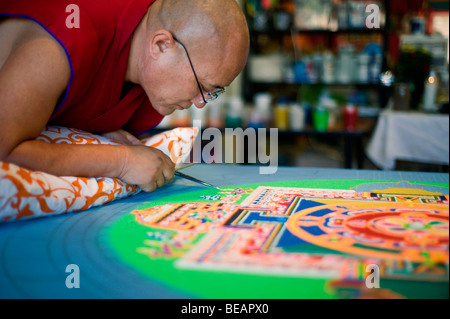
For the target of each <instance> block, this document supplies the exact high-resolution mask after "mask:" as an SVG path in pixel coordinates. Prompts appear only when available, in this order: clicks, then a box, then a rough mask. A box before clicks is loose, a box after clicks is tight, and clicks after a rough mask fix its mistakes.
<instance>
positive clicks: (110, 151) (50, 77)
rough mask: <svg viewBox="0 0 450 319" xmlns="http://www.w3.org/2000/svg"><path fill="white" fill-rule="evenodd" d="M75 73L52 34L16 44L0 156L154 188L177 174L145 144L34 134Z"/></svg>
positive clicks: (5, 79) (6, 71) (1, 105)
mask: <svg viewBox="0 0 450 319" xmlns="http://www.w3.org/2000/svg"><path fill="white" fill-rule="evenodd" d="M69 78H70V67H69V63H68V61H67V58H66V56H65V54H64V52H63V51H62V49H61V48H60V47H59V46H58V45H57V44H56V42H55V41H53V40H51V39H45V38H44V39H37V40H31V41H27V42H26V43H24V44H22V45H20V46H19V47H17V48H15V50H14V51H13V52H11V54H10V55H9V57H8V58H7V60H6V61H5V63H4V64H3V65H2V67H1V69H0V114H1V115H0V161H6V162H11V163H15V164H17V165H20V166H22V167H24V168H28V169H31V170H37V171H43V172H47V173H50V174H54V175H57V176H86V177H103V176H108V177H117V178H121V179H122V180H124V181H125V182H128V183H132V184H136V185H139V186H141V187H142V188H143V189H144V190H146V191H153V190H154V189H156V188H157V187H160V186H162V185H164V184H165V183H167V182H168V181H170V180H171V179H172V178H173V163H172V162H171V161H170V159H169V158H168V157H167V156H165V155H164V154H163V153H162V152H159V151H158V150H156V149H151V148H148V147H146V146H113V145H68V144H49V143H46V142H43V141H37V140H35V138H36V137H37V136H38V135H39V134H40V133H41V132H42V130H43V129H44V127H45V125H46V124H47V121H48V119H49V118H50V116H51V114H52V112H53V110H54V107H55V105H56V103H57V101H58V98H59V96H60V95H61V94H62V93H63V92H64V90H65V88H66V86H67V83H68V82H69Z"/></svg>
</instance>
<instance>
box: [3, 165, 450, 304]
mask: <svg viewBox="0 0 450 319" xmlns="http://www.w3.org/2000/svg"><path fill="white" fill-rule="evenodd" d="M182 172H183V173H185V174H189V175H192V176H194V177H196V178H199V179H203V180H205V181H207V182H209V183H212V184H215V185H217V186H230V185H239V184H249V183H264V182H275V181H291V180H295V181H302V180H305V181H306V180H339V179H343V180H351V179H355V180H356V179H357V180H373V181H377V180H379V181H416V182H426V183H447V184H448V183H449V175H448V174H444V173H425V172H423V173H422V172H399V171H373V170H346V169H324V168H294V167H279V168H278V171H277V172H276V173H275V174H272V175H261V174H259V167H258V166H246V165H226V164H213V165H207V164H196V165H192V166H189V167H186V168H184V169H182ZM186 187H188V188H189V190H201V189H202V187H203V186H197V185H192V182H191V181H188V180H185V179H182V178H179V177H176V178H175V179H174V181H173V183H171V184H169V185H166V186H164V187H162V188H160V189H158V190H157V191H155V192H154V193H140V194H138V195H135V196H132V197H129V198H126V199H122V200H118V201H114V202H112V203H109V204H107V205H105V206H102V207H98V208H94V209H90V210H88V211H84V212H81V213H69V214H65V215H60V216H54V217H44V218H39V219H35V220H29V221H19V222H12V223H7V224H2V225H0V298H161V299H167V298H191V296H189V295H187V294H186V293H184V292H181V291H177V290H172V289H170V288H169V287H167V286H165V285H163V284H161V283H159V282H157V281H151V280H149V279H147V278H142V277H141V276H140V275H139V274H138V273H137V272H136V271H134V270H133V269H131V268H129V267H127V266H126V265H124V264H122V263H120V262H118V259H117V258H118V257H117V256H116V255H115V253H114V252H112V251H111V250H110V249H109V248H108V245H107V243H105V242H104V240H103V239H102V236H101V235H102V233H103V231H104V229H105V228H107V227H108V225H111V224H112V223H114V221H116V220H117V219H118V218H120V217H121V216H123V215H124V214H127V213H129V212H130V211H132V210H133V209H135V207H136V205H138V204H139V203H142V202H149V201H151V200H152V198H158V197H159V196H167V195H169V194H171V193H173V192H175V191H178V192H179V191H180V189H183V188H186ZM447 195H448V189H447ZM74 262H76V264H78V265H80V271H81V278H82V281H81V289H67V288H66V286H65V280H66V278H67V276H68V273H66V266H67V265H69V264H72V263H74ZM143 282H145V285H144V284H143Z"/></svg>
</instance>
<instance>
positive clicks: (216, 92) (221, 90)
mask: <svg viewBox="0 0 450 319" xmlns="http://www.w3.org/2000/svg"><path fill="white" fill-rule="evenodd" d="M172 36H173V35H172ZM173 39H174V40H175V41H176V42H178V43H179V44H180V45H181V46H182V47H183V49H184V51H185V52H186V55H187V58H188V60H189V64H190V65H191V69H192V72H193V73H194V77H195V81H196V82H197V85H198V89H199V90H200V94H201V95H202V98H203V103H205V104H206V103H208V102H211V101H214V100H215V99H217V98H218V97H219V95H221V94H223V93H224V92H225V88H222V87H220V88H217V89H215V90H214V91H212V92H208V93H207V97H206V98H205V95H204V94H203V90H202V87H201V86H200V82H199V81H198V78H197V74H196V73H195V70H194V66H193V65H192V61H191V58H190V57H189V53H188V51H187V49H186V47H185V46H184V44H183V43H181V42H180V41H179V40H178V39H177V38H175V37H174V36H173Z"/></svg>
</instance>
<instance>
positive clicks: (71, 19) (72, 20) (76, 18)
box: [66, 3, 80, 29]
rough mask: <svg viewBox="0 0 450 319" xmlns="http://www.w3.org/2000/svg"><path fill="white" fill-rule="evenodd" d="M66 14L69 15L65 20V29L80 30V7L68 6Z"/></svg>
mask: <svg viewBox="0 0 450 319" xmlns="http://www.w3.org/2000/svg"><path fill="white" fill-rule="evenodd" d="M66 12H67V13H69V15H68V16H67V18H66V27H67V28H68V29H74V28H75V29H79V28H80V7H79V6H78V5H76V4H73V3H72V4H69V5H67V7H66Z"/></svg>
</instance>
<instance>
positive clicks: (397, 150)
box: [366, 110, 449, 170]
mask: <svg viewBox="0 0 450 319" xmlns="http://www.w3.org/2000/svg"><path fill="white" fill-rule="evenodd" d="M366 152H367V156H368V157H369V158H370V159H371V160H372V162H373V163H374V164H375V165H377V166H378V167H379V168H381V169H385V170H391V169H394V168H395V161H396V160H405V161H411V162H420V163H430V164H441V165H448V164H449V116H448V115H446V114H427V113H419V112H400V111H393V110H385V111H383V112H382V113H381V114H380V116H379V119H378V122H377V125H376V127H375V131H374V133H373V135H372V138H371V140H370V142H369V144H368V145H367V149H366Z"/></svg>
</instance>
